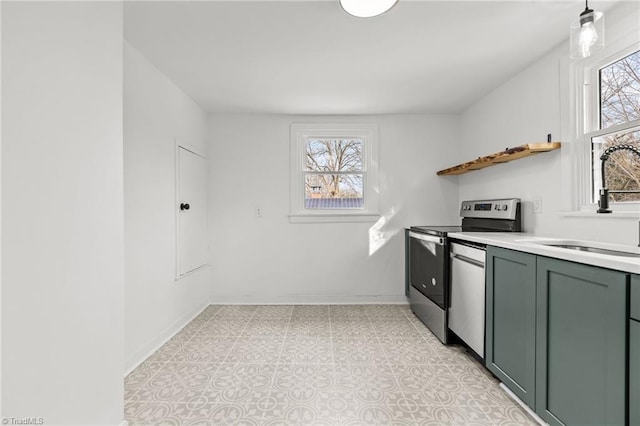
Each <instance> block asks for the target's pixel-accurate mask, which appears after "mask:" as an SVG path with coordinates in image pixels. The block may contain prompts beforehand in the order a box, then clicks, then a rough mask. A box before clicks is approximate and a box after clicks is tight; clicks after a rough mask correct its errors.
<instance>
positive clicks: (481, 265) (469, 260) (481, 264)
mask: <svg viewBox="0 0 640 426" xmlns="http://www.w3.org/2000/svg"><path fill="white" fill-rule="evenodd" d="M451 259H457V260H460V261H462V262H466V263H470V264H472V265H474V266H477V267H479V268H483V269H484V262H482V261H480V260H476V259H472V258H470V257H467V256H464V255H462V254H454V253H451Z"/></svg>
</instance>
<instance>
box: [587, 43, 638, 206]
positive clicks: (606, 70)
mask: <svg viewBox="0 0 640 426" xmlns="http://www.w3.org/2000/svg"><path fill="white" fill-rule="evenodd" d="M637 49H638V47H637V45H636V47H635V49H631V50H629V49H628V50H626V51H623V52H621V53H620V54H618V55H616V56H615V57H613V58H610V59H609V60H608V61H606V62H601V63H598V64H595V65H594V66H592V67H591V68H590V69H588V70H587V73H588V75H586V76H585V79H586V82H587V86H586V87H588V88H590V89H589V92H588V93H586V97H585V100H586V106H587V110H586V112H587V115H586V117H585V118H586V119H585V140H586V142H587V143H588V144H590V148H591V149H590V151H591V155H590V168H589V172H590V175H591V178H590V201H591V202H592V203H595V202H597V199H598V191H599V189H600V188H601V187H602V186H603V179H602V178H603V176H602V167H601V166H602V161H601V160H600V156H601V155H602V154H603V152H605V150H607V149H609V148H612V147H614V146H620V145H627V146H630V147H633V148H635V149H637V150H638V151H639V152H640V50H637ZM589 82H593V83H595V84H590V85H589V84H588V83H589ZM589 107H590V108H589ZM609 152H611V154H610V156H609V158H608V159H607V160H606V162H605V169H604V178H605V179H604V182H605V185H606V187H607V188H608V189H609V191H610V194H611V195H610V201H611V202H612V203H613V202H617V203H629V202H640V157H639V156H638V155H637V154H636V153H634V152H632V151H631V150H629V149H620V150H616V151H609Z"/></svg>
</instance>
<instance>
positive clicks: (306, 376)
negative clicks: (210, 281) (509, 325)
mask: <svg viewBox="0 0 640 426" xmlns="http://www.w3.org/2000/svg"><path fill="white" fill-rule="evenodd" d="M125 417H126V419H127V420H128V421H129V424H130V425H189V426H192V425H391V424H393V425H444V424H460V425H463V424H464V425H466V424H474V425H523V424H532V425H533V424H535V423H534V422H533V420H532V419H531V418H530V417H529V416H528V415H527V414H526V412H525V411H524V410H522V409H521V408H520V407H519V406H518V405H517V404H515V403H514V402H512V401H511V400H510V399H509V398H508V397H507V395H506V394H505V393H504V392H503V391H502V390H501V389H500V388H499V387H498V382H497V381H496V380H495V379H494V378H493V377H492V376H491V375H490V374H489V373H488V372H487V371H486V370H485V369H484V368H483V367H482V366H480V365H479V364H478V363H477V362H475V361H474V360H473V359H472V358H471V357H470V356H468V355H467V354H466V353H465V351H464V350H463V349H462V348H461V347H458V346H443V345H442V344H441V343H440V342H439V341H438V340H437V339H436V338H435V337H434V336H433V335H432V334H431V332H430V331H429V330H428V329H427V328H426V327H425V326H424V325H423V324H422V323H421V322H419V320H418V319H417V318H416V317H415V316H414V315H413V314H412V313H411V311H410V309H409V307H408V306H406V305H330V306H326V305H325V306H318V305H295V306H278V305H275V306H231V305H225V306H210V307H208V308H207V309H206V310H205V311H204V312H202V314H200V315H199V316H198V317H197V318H195V319H194V320H193V321H192V322H191V323H189V324H188V325H187V326H186V327H185V328H183V329H182V330H181V331H180V332H179V333H178V334H177V335H176V336H174V337H173V338H172V339H171V340H170V341H169V342H167V343H166V344H165V345H164V346H163V347H162V348H160V349H159V350H158V351H157V352H155V353H154V354H153V355H152V356H151V357H149V358H148V359H147V360H146V361H145V362H144V363H143V364H142V365H140V366H139V367H138V368H136V369H135V370H134V371H133V372H132V373H131V374H129V375H128V376H127V377H126V379H125Z"/></svg>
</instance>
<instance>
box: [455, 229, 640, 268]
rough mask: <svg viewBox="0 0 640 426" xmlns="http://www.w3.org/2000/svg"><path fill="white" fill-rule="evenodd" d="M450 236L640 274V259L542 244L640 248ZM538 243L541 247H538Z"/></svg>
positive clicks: (501, 235) (508, 235) (493, 235)
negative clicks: (543, 243)
mask: <svg viewBox="0 0 640 426" xmlns="http://www.w3.org/2000/svg"><path fill="white" fill-rule="evenodd" d="M447 236H448V237H450V238H454V239H459V240H465V241H471V242H476V243H480V244H487V245H491V246H496V247H503V248H506V249H511V250H518V251H522V252H526V253H532V254H537V255H541V256H547V257H554V258H557V259H564V260H570V261H573V262H578V263H584V264H587V265H594V266H600V267H603V268H608V269H614V270H617V271H624V272H631V273H634V274H640V257H625V256H613V255H609V254H598V253H590V252H584V251H577V250H569V249H565V248H560V247H553V246H545V245H542V244H539V243H540V242H555V243H559V244H575V243H578V244H580V243H583V244H584V243H586V244H589V245H593V246H595V247H599V248H603V249H609V250H616V251H625V252H632V253H639V254H640V248H639V247H635V246H626V245H620V244H608V243H599V242H593V241H585V240H576V239H570V238H558V237H546V236H541V235H534V234H529V233H524V232H452V233H449V234H447ZM536 242H538V244H536Z"/></svg>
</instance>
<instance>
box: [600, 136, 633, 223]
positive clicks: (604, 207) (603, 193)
mask: <svg viewBox="0 0 640 426" xmlns="http://www.w3.org/2000/svg"><path fill="white" fill-rule="evenodd" d="M622 150H625V151H631V152H633V153H634V154H636V155H637V156H638V157H640V150H639V149H638V148H636V147H635V146H633V145H627V144H622V145H614V146H611V147H609V148H607V149H605V150H604V152H603V153H602V155H601V156H600V161H602V163H601V165H602V169H601V172H602V188H600V192H599V195H600V200H599V201H598V210H597V212H598V213H611V209H610V208H609V192H640V190H639V191H609V190H608V189H607V184H606V182H605V176H604V163H605V162H606V161H607V160H608V159H609V156H610V155H611V154H612V153H614V152H616V151H622Z"/></svg>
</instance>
